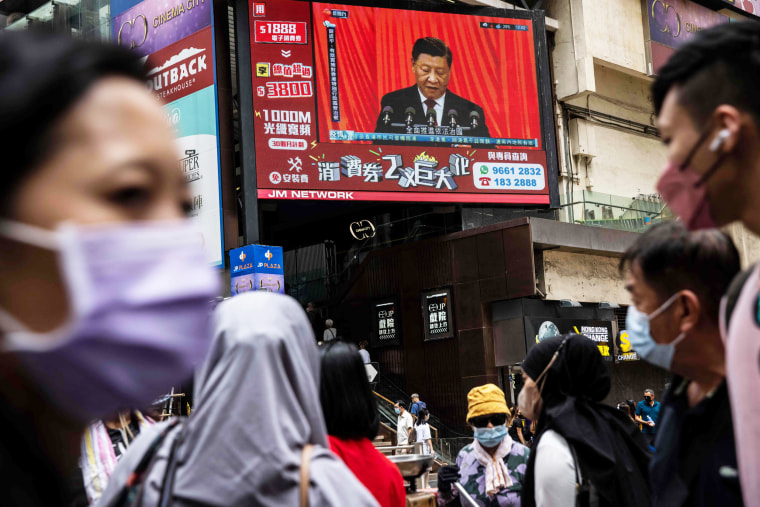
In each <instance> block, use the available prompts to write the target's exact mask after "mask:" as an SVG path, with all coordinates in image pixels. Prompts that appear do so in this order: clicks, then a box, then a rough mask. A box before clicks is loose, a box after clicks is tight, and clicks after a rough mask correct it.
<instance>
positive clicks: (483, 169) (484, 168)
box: [480, 165, 488, 174]
mask: <svg viewBox="0 0 760 507" xmlns="http://www.w3.org/2000/svg"><path fill="white" fill-rule="evenodd" d="M480 174H488V166H484V165H482V166H480Z"/></svg>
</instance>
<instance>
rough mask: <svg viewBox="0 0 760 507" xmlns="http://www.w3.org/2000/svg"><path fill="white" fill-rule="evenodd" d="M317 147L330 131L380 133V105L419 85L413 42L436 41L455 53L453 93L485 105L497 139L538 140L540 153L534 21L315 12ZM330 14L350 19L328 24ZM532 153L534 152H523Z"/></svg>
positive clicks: (320, 7)
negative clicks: (330, 45) (337, 115)
mask: <svg viewBox="0 0 760 507" xmlns="http://www.w3.org/2000/svg"><path fill="white" fill-rule="evenodd" d="M313 7H314V9H313V16H314V17H313V26H314V53H315V55H314V56H315V67H316V69H315V73H316V85H317V97H318V98H317V104H318V108H317V110H318V115H319V140H320V141H321V142H329V131H330V130H352V131H356V132H374V130H375V123H376V121H377V117H378V115H379V113H380V100H381V99H382V97H383V95H385V94H386V93H389V92H392V91H394V90H398V89H400V88H407V87H409V86H411V85H413V84H415V79H414V75H413V74H412V68H411V54H412V46H413V45H414V41H416V40H417V39H419V38H421V37H437V38H439V39H442V40H443V41H445V42H446V43H447V44H448V45H449V47H450V48H451V51H452V53H453V63H452V70H451V79H450V81H449V86H448V89H449V90H450V91H452V92H453V93H456V94H457V95H459V96H461V97H464V98H465V99H467V100H470V101H472V102H475V103H476V104H478V105H480V106H481V107H482V108H483V110H484V113H485V117H486V123H487V125H488V128H489V130H490V134H491V137H497V138H516V139H533V138H535V139H538V143H539V146H538V148H533V149H542V144H541V143H542V140H541V122H540V115H539V107H538V90H537V80H536V62H535V53H534V45H533V27H532V24H531V22H530V21H529V20H521V19H507V18H495V17H487V16H470V15H456V14H444V13H438V12H420V11H407V10H393V9H381V8H375V7H357V6H353V5H340V4H326V3H315V4H313ZM331 9H340V10H344V11H348V12H349V16H348V18H345V19H343V18H336V17H332V16H330V10H331ZM325 21H328V22H330V23H334V24H335V25H336V29H335V32H336V51H337V62H338V87H339V90H340V111H341V121H339V122H333V121H331V120H332V118H331V110H330V89H329V68H328V61H327V33H326V30H325V27H324V24H323V23H324V22H325ZM483 22H488V23H494V24H502V23H505V22H506V23H509V24H512V25H524V26H527V27H528V30H527V31H517V30H500V29H495V28H481V26H480V23H483ZM524 149H531V148H524Z"/></svg>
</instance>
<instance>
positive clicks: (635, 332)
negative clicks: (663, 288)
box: [625, 293, 686, 370]
mask: <svg viewBox="0 0 760 507" xmlns="http://www.w3.org/2000/svg"><path fill="white" fill-rule="evenodd" d="M678 295H679V294H678V293H676V294H673V295H672V296H671V297H670V298H669V299H668V300H667V301H665V302H664V303H663V304H662V305H660V307H659V308H657V309H656V310H655V311H653V312H652V313H650V314H646V313H643V312H641V311H639V310H638V309H637V308H636V307H635V306H634V305H631V306H629V307H628V314H627V315H626V318H625V329H626V331H628V339H629V340H630V341H631V346H632V347H633V350H635V351H636V352H637V353H638V354H639V356H641V358H642V359H644V360H645V361H647V362H649V363H651V364H653V365H655V366H659V367H660V368H665V369H666V370H670V367H671V365H672V364H673V355H674V354H675V351H676V345H678V343H679V342H680V341H681V340H683V339H684V338H685V337H686V333H681V334H680V335H678V336H677V337H676V339H675V340H673V341H672V342H670V343H666V344H659V343H657V342H655V341H654V340H653V339H652V333H651V332H650V330H649V323H650V321H652V320H653V319H654V318H655V317H657V316H659V315H660V314H662V312H664V311H665V310H667V309H668V308H669V307H670V305H672V304H673V303H674V302H675V300H676V299H678Z"/></svg>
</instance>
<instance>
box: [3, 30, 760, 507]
mask: <svg viewBox="0 0 760 507" xmlns="http://www.w3.org/2000/svg"><path fill="white" fill-rule="evenodd" d="M758 75H760V24H755V23H730V24H724V25H721V26H718V27H715V28H712V29H709V30H705V31H703V32H701V33H700V34H698V35H696V36H695V37H694V38H693V39H692V41H691V42H689V43H688V44H686V45H684V46H683V47H682V48H681V49H680V50H678V51H676V52H675V54H674V55H673V57H672V58H671V59H670V61H669V62H668V63H667V64H666V65H665V66H664V67H663V68H662V70H661V71H660V74H659V76H658V77H657V79H656V80H655V83H654V85H653V95H654V100H655V106H656V110H657V114H658V122H659V127H660V130H661V133H662V137H663V140H664V141H665V143H666V144H667V146H668V165H667V167H666V169H665V171H664V172H663V175H662V177H661V180H660V182H659V189H660V192H661V193H662V195H663V196H664V198H665V199H666V200H667V202H668V203H669V204H670V206H671V208H672V210H673V211H674V212H675V213H677V214H678V215H679V216H680V217H681V221H678V222H671V223H667V224H662V225H658V226H654V227H652V228H651V229H650V230H649V231H648V232H647V233H645V234H643V235H641V236H640V237H639V238H638V239H637V241H636V242H635V243H634V244H633V245H632V246H631V247H630V249H629V250H628V251H627V252H625V254H624V255H623V257H622V260H621V265H620V267H621V272H622V274H623V276H624V278H625V285H626V288H627V290H628V291H629V292H630V294H631V302H632V304H631V305H630V306H629V309H628V314H627V319H626V328H627V331H628V333H629V336H630V339H631V343H632V345H633V347H634V349H635V350H636V352H637V353H638V354H639V355H640V356H641V357H642V358H643V359H644V360H646V361H648V362H650V363H652V364H654V365H656V366H659V367H661V368H664V369H666V370H668V371H669V372H671V373H672V374H673V375H674V377H673V380H672V382H671V383H670V386H669V387H668V389H667V390H666V392H665V393H664V395H663V396H661V398H662V401H658V400H657V399H655V398H656V396H655V392H654V391H653V390H652V389H647V390H646V391H644V393H643V400H641V401H639V402H638V404H636V405H635V407H634V406H632V403H628V402H625V403H621V404H618V405H617V407H613V406H610V405H607V404H605V403H603V400H604V399H605V398H606V397H607V395H608V394H609V392H610V387H611V380H610V373H609V369H608V368H607V366H606V365H605V363H604V361H603V359H602V357H601V355H600V354H599V352H598V348H597V347H596V345H595V344H594V342H592V341H591V340H589V339H587V338H586V337H584V336H582V335H578V334H573V335H564V336H556V337H551V338H546V339H544V340H542V341H541V342H540V343H537V344H535V345H533V346H532V347H531V348H530V350H529V351H528V353H527V356H526V357H525V358H524V360H523V362H522V364H521V366H522V375H523V387H522V389H521V391H520V393H519V396H518V400H517V407H516V408H515V409H514V411H512V410H510V409H509V407H508V405H507V401H506V397H505V394H504V392H503V391H502V390H501V389H500V388H499V387H497V386H496V385H493V384H485V385H481V386H478V387H475V388H473V389H472V390H470V391H469V393H468V394H467V399H466V403H467V409H468V410H467V416H466V421H465V422H466V424H467V426H468V427H469V428H470V429H471V431H472V435H473V440H472V442H471V443H470V444H469V445H467V446H465V447H464V448H463V449H462V450H461V452H459V453H458V456H457V457H456V464H455V465H449V466H444V467H442V468H441V469H440V473H439V476H438V497H437V502H438V505H440V506H453V505H471V504H469V503H468V502H469V500H468V499H465V498H464V496H469V497H471V499H472V500H473V501H474V502H475V503H476V504H477V505H479V506H485V507H497V506H506V505H525V506H534V505H535V506H540V507H548V506H551V507H564V506H568V507H569V506H575V505H601V506H608V505H609V506H645V505H653V506H682V505H693V506H708V505H720V506H733V505H742V504H746V505H753V504H757V499H758V498H760V481H759V480H758V478H760V423H758V421H760V402H758V396H760V368H758V357H760V325H758V324H759V323H760V313H758V294H759V293H760V267H754V268H752V269H751V270H750V271H747V272H745V273H740V262H739V255H738V253H737V250H736V248H735V246H734V245H733V243H732V241H731V239H730V238H729V237H728V236H727V235H726V234H724V233H722V232H719V231H718V230H716V229H715V227H717V226H722V225H725V224H728V223H730V222H732V221H742V222H743V223H744V224H745V225H746V226H747V227H748V228H749V229H750V230H752V231H754V232H755V233H759V234H760V200H758V199H756V198H755V196H754V194H753V191H754V189H755V188H758V187H759V186H760V149H758V146H760V101H758V100H757V99H755V96H756V95H757V90H756V83H757V79H756V78H757V76H758ZM52 95H55V97H56V100H55V101H54V102H53V103H51V102H50V101H48V100H46V98H47V97H49V96H52ZM0 139H3V140H4V142H5V143H6V146H12V147H13V149H8V150H4V155H5V163H6V166H7V167H9V168H10V169H9V170H6V171H3V172H2V176H1V177H2V178H3V180H2V187H1V188H2V193H3V194H2V196H3V197H4V198H5V199H4V203H5V204H4V208H3V210H2V219H1V220H0V269H1V270H2V277H0V326H1V327H2V330H3V334H2V340H1V341H0V345H1V347H2V352H1V353H0V432H2V434H3V437H4V438H3V439H2V441H0V477H1V478H0V492H1V493H0V495H1V496H2V502H1V503H2V504H3V505H6V504H7V505H23V506H31V507H34V506H38V505H39V506H43V505H62V504H63V502H64V499H67V498H69V497H70V496H71V492H72V483H73V484H75V486H76V487H78V488H79V490H80V493H81V490H84V492H85V493H86V496H87V498H88V502H94V501H97V502H98V503H97V505H99V506H122V505H145V506H153V505H175V506H191V505H193V506H197V505H225V506H227V505H229V506H232V505H261V506H295V505H302V506H305V505H315V506H322V505H326V506H327V505H329V506H342V505H345V506H364V505H366V506H376V505H381V506H394V507H399V506H402V505H404V504H405V496H406V495H405V490H404V481H403V479H402V477H401V475H400V473H399V470H398V469H397V468H396V467H395V465H393V464H392V463H391V462H390V461H389V460H388V459H387V458H386V457H385V456H383V455H382V454H381V453H380V452H379V451H378V450H377V449H376V448H375V446H374V445H373V443H372V441H373V440H374V438H375V437H376V435H377V433H378V429H379V412H378V407H377V401H376V398H375V396H374V395H373V393H372V391H371V388H370V384H369V382H368V380H367V376H366V370H365V363H368V362H369V353H368V352H367V350H366V347H367V344H366V342H363V343H361V344H360V347H359V348H357V347H355V346H354V345H352V344H348V343H346V342H344V341H342V340H341V339H340V335H339V334H338V331H337V330H336V329H335V327H333V324H334V323H333V322H332V321H331V320H329V319H328V320H327V321H326V322H325V326H324V329H321V327H320V326H318V323H319V322H320V320H319V317H318V315H317V314H316V312H315V310H314V307H313V305H312V304H309V306H308V308H307V311H306V312H304V311H303V310H302V309H301V307H300V306H299V305H298V303H296V302H295V301H294V300H292V299H290V298H288V297H283V296H277V295H272V294H264V293H247V294H242V295H239V296H236V297H235V298H232V299H230V300H228V301H225V302H223V303H221V304H220V305H218V307H217V308H216V309H215V310H214V311H213V312H210V310H209V302H210V301H211V300H213V299H214V297H215V296H216V295H217V291H218V285H219V284H218V282H219V280H218V277H217V274H216V273H215V272H214V271H213V270H211V268H209V267H208V263H207V262H206V259H205V257H204V254H203V248H202V245H201V243H200V241H199V240H198V238H197V235H196V234H195V232H194V231H193V229H192V228H191V227H190V226H189V224H188V222H187V221H186V220H185V218H184V216H185V210H186V209H187V207H188V199H189V196H188V195H187V190H186V188H185V187H184V185H183V184H182V178H181V176H180V175H179V173H178V172H177V167H176V160H175V156H174V155H173V154H172V153H171V152H169V151H168V150H166V146H168V145H171V143H172V139H173V133H172V132H171V130H170V128H169V127H168V126H167V124H166V121H165V117H164V113H163V111H162V109H161V105H160V104H159V103H158V102H157V101H156V100H155V99H154V98H153V97H152V96H151V95H150V93H149V92H148V91H147V90H146V89H145V87H144V85H143V83H142V70H141V66H140V65H139V63H138V62H137V61H135V60H134V59H133V58H132V57H131V56H130V55H129V54H128V53H124V52H121V51H120V50H117V49H115V48H112V47H108V46H94V45H90V44H85V43H81V42H76V41H73V40H67V39H59V38H55V37H52V36H45V35H31V34H17V33H5V32H4V33H0ZM19 259H23V262H20V261H19ZM113 266H118V268H119V269H113ZM29 280H33V281H34V282H35V283H28V282H29ZM41 307H43V308H45V309H46V311H45V312H40V311H38V309H39V308H41ZM318 328H319V329H318ZM319 332H321V337H322V339H323V342H324V343H322V344H321V345H320V346H319V347H318V346H317V345H316V343H315V338H316V337H319V336H320V333H319ZM193 374H194V375H195V378H194V391H195V406H194V410H193V413H192V415H191V416H189V417H186V418H171V419H169V420H166V421H161V422H154V421H153V420H151V419H150V418H149V417H146V416H143V414H141V413H140V412H139V411H136V410H134V409H130V407H145V406H148V405H149V404H150V402H151V400H152V398H153V397H154V395H155V394H156V393H159V392H162V390H163V389H165V388H166V386H170V385H174V384H178V383H180V382H183V381H187V379H188V378H189V377H191V376H192V375H193ZM83 386H86V387H87V388H86V389H83ZM241 400H246V401H241ZM411 400H412V403H411V405H408V404H407V402H406V401H404V400H398V401H397V402H396V403H395V405H394V409H395V412H396V414H397V424H396V428H395V430H396V439H397V441H396V444H397V445H398V446H402V447H404V446H405V447H409V446H410V444H414V443H418V444H421V452H422V454H426V455H433V456H435V455H436V453H435V445H434V442H433V437H432V434H431V427H430V422H429V421H430V413H429V409H428V407H427V404H426V403H425V402H423V401H421V400H420V396H419V395H418V394H416V393H415V394H413V395H412V396H411ZM464 402H465V400H462V403H464ZM407 407H408V410H407ZM513 412H514V413H513ZM93 421H95V422H93ZM88 425H89V426H88ZM418 447H419V446H418ZM77 460H81V464H79V465H78V464H77ZM71 471H76V472H77V473H75V474H72V473H70V472H71ZM77 474H79V475H77ZM457 484H458V485H459V486H461V490H460V489H459V488H458V487H456V486H457Z"/></svg>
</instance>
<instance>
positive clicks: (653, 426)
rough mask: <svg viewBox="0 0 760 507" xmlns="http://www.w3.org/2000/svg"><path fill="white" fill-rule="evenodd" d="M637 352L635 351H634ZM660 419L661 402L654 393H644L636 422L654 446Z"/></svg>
mask: <svg viewBox="0 0 760 507" xmlns="http://www.w3.org/2000/svg"><path fill="white" fill-rule="evenodd" d="M634 350H635V349H634ZM659 418H660V402H659V401H656V400H655V399H654V391H653V390H652V389H647V390H645V391H644V399H643V400H641V401H640V402H638V403H637V404H636V412H634V420H635V421H636V422H637V423H639V424H641V433H642V434H643V435H644V438H646V441H647V443H648V444H649V445H652V446H653V445H654V437H655V435H656V434H657V421H658V420H659Z"/></svg>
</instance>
